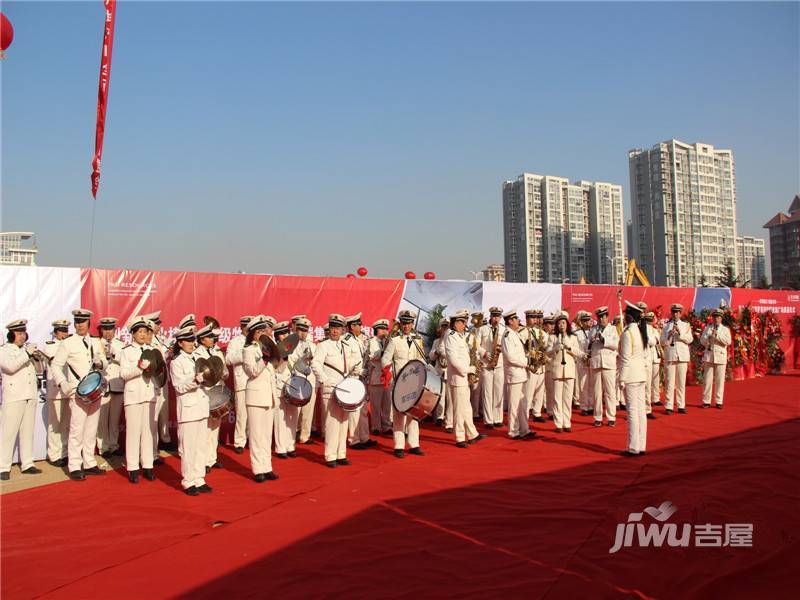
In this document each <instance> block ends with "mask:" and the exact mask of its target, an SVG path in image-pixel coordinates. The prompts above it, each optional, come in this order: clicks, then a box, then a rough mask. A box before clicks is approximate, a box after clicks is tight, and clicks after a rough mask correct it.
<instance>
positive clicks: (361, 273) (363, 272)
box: [356, 267, 369, 277]
mask: <svg viewBox="0 0 800 600" xmlns="http://www.w3.org/2000/svg"><path fill="white" fill-rule="evenodd" d="M356 273H358V276H359V277H366V276H367V273H369V271H367V268H366V267H358V271H356Z"/></svg>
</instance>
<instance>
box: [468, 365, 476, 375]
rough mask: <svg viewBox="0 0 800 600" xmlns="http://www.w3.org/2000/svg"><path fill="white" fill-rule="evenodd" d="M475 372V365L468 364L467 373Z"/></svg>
mask: <svg viewBox="0 0 800 600" xmlns="http://www.w3.org/2000/svg"><path fill="white" fill-rule="evenodd" d="M477 372H478V370H477V369H476V368H475V365H470V366H469V368H468V369H467V373H468V374H469V375H474V374H475V373H477Z"/></svg>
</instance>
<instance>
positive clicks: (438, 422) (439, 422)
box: [436, 419, 444, 427]
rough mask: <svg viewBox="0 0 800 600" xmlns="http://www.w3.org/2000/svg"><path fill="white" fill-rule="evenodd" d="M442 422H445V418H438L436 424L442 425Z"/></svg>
mask: <svg viewBox="0 0 800 600" xmlns="http://www.w3.org/2000/svg"><path fill="white" fill-rule="evenodd" d="M442 423H444V419H436V426H437V427H441V426H442Z"/></svg>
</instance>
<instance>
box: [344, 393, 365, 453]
mask: <svg viewBox="0 0 800 600" xmlns="http://www.w3.org/2000/svg"><path fill="white" fill-rule="evenodd" d="M347 441H348V442H350V444H360V443H363V442H368V441H369V402H364V404H363V406H361V408H359V409H358V410H354V411H353V412H351V413H350V414H348V415H347Z"/></svg>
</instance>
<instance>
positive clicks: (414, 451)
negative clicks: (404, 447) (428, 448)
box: [408, 446, 425, 456]
mask: <svg viewBox="0 0 800 600" xmlns="http://www.w3.org/2000/svg"><path fill="white" fill-rule="evenodd" d="M408 453H409V454H415V455H416V456H425V453H424V452H423V451H422V448H420V447H419V446H417V447H416V448H409V450H408Z"/></svg>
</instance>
